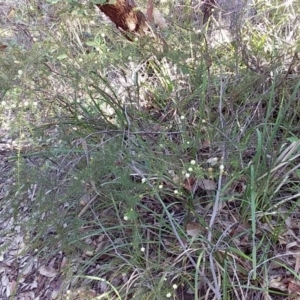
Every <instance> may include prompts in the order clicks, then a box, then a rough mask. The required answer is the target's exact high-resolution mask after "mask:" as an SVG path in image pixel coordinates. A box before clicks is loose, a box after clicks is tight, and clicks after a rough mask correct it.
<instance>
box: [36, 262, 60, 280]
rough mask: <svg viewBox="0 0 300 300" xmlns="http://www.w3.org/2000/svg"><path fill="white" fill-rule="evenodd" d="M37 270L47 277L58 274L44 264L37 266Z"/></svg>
mask: <svg viewBox="0 0 300 300" xmlns="http://www.w3.org/2000/svg"><path fill="white" fill-rule="evenodd" d="M38 271H39V273H40V274H41V275H43V276H45V277H49V278H52V277H55V276H56V275H57V274H58V271H57V270H56V269H54V268H52V267H49V266H46V265H43V266H41V267H39V269H38Z"/></svg>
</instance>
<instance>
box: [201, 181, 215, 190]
mask: <svg viewBox="0 0 300 300" xmlns="http://www.w3.org/2000/svg"><path fill="white" fill-rule="evenodd" d="M198 186H199V187H200V188H201V189H203V190H205V191H215V190H216V189H217V185H216V183H215V182H214V181H213V180H211V179H200V180H199V182H198Z"/></svg>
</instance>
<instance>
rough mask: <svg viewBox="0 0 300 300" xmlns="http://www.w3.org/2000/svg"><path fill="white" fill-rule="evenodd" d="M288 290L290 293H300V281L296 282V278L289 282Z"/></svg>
mask: <svg viewBox="0 0 300 300" xmlns="http://www.w3.org/2000/svg"><path fill="white" fill-rule="evenodd" d="M288 290H289V292H290V293H296V294H298V295H300V283H299V282H294V280H293V281H290V282H289V284H288Z"/></svg>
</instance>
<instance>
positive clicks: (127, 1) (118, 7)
mask: <svg viewBox="0 0 300 300" xmlns="http://www.w3.org/2000/svg"><path fill="white" fill-rule="evenodd" d="M96 6H97V7H98V8H99V9H100V10H101V11H102V12H103V13H104V14H105V15H106V16H108V17H109V18H110V20H111V21H112V22H114V23H115V24H116V26H117V27H118V28H120V29H122V30H123V31H125V32H130V33H138V34H140V35H143V34H145V33H146V32H147V30H148V25H147V23H146V17H145V15H144V14H143V13H142V12H141V11H140V10H139V9H138V7H137V6H136V4H135V2H134V0H115V1H114V2H112V0H108V1H107V2H105V3H104V4H96Z"/></svg>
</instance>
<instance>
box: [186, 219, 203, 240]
mask: <svg viewBox="0 0 300 300" xmlns="http://www.w3.org/2000/svg"><path fill="white" fill-rule="evenodd" d="M200 232H201V226H200V224H199V223H196V222H191V223H187V224H186V233H187V234H188V235H190V236H191V237H196V236H198V235H199V233H200Z"/></svg>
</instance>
